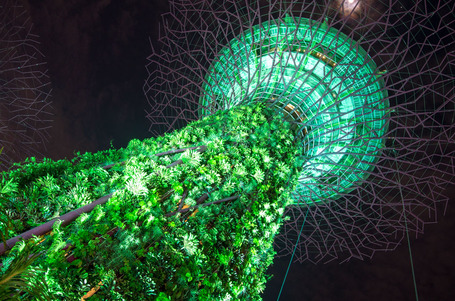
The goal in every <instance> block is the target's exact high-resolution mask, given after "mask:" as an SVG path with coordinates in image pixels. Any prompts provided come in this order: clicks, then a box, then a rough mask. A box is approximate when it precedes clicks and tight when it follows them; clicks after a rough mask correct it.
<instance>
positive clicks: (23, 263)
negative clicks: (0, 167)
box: [0, 1, 454, 301]
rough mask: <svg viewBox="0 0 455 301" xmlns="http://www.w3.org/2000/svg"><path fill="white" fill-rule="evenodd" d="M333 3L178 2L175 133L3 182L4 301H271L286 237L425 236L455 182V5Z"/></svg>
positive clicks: (323, 246)
mask: <svg viewBox="0 0 455 301" xmlns="http://www.w3.org/2000/svg"><path fill="white" fill-rule="evenodd" d="M324 4H325V5H321V4H319V5H315V3H313V2H312V3H306V2H304V3H300V2H299V3H298V4H296V3H294V2H293V1H272V2H270V1H267V2H265V1H264V3H262V2H260V1H258V2H251V3H250V2H241V3H240V2H239V1H223V2H221V3H212V1H198V2H194V1H176V2H171V10H170V13H169V14H167V15H165V16H164V22H163V25H164V27H163V35H162V38H161V40H160V41H161V44H160V45H158V46H159V48H160V49H158V51H157V52H155V53H154V54H153V55H152V56H151V64H150V69H149V70H150V78H149V80H148V81H147V84H146V86H145V90H146V94H147V95H148V97H149V101H150V104H151V108H152V111H151V112H150V113H149V117H150V119H151V120H152V121H153V123H154V126H152V128H151V129H152V130H153V131H154V132H155V133H162V132H166V131H168V132H172V133H168V134H166V135H165V136H162V137H157V138H152V139H146V140H144V141H138V140H132V141H131V142H130V144H129V145H128V147H127V148H126V149H120V150H109V151H105V152H99V153H96V154H90V153H86V154H84V155H80V154H78V155H77V156H76V157H75V158H74V159H73V160H71V161H70V160H60V161H52V160H47V159H46V160H44V161H43V162H36V160H35V159H33V158H32V159H29V160H28V161H26V162H24V163H22V164H17V165H15V167H14V168H13V169H11V170H10V171H8V172H4V173H2V179H1V183H0V185H1V186H0V200H1V203H0V205H1V209H2V210H1V211H0V218H1V219H2V221H4V223H3V225H2V227H0V230H1V231H0V234H1V238H2V243H1V244H0V255H2V256H3V257H2V265H1V267H0V268H1V270H0V284H2V286H1V287H0V296H3V297H10V298H13V297H14V298H16V299H31V298H35V297H36V298H41V299H52V298H53V299H56V298H60V299H64V298H66V299H82V300H85V299H87V298H91V299H92V300H103V299H109V300H124V299H128V300H149V299H156V300H161V301H163V300H169V299H171V300H232V299H234V300H258V299H260V297H261V290H262V289H263V288H264V284H265V282H266V280H267V277H266V276H265V269H266V268H267V266H268V265H269V264H270V263H271V261H272V259H273V256H274V255H275V254H274V251H273V248H272V244H273V242H274V241H275V243H276V245H277V246H276V250H277V251H278V255H286V254H290V253H292V254H295V255H296V259H297V260H300V261H303V260H310V261H313V262H319V261H330V260H334V259H336V258H339V259H340V261H346V260H349V259H351V258H353V257H356V258H366V257H370V256H372V254H373V253H374V252H375V251H377V250H389V249H393V248H394V247H395V246H396V245H397V244H398V243H399V241H400V239H402V236H403V234H404V233H407V234H409V233H410V232H412V231H414V232H416V233H419V232H421V231H422V224H423V223H424V222H428V221H431V220H433V219H434V218H435V217H436V214H437V212H438V211H437V210H436V209H437V205H438V203H444V196H443V194H442V191H443V188H444V186H446V185H447V184H448V183H449V181H450V179H451V178H453V174H454V171H453V170H454V169H453V166H454V164H453V163H454V162H453V161H451V160H453V150H452V149H451V147H453V144H452V142H453V137H452V136H451V135H453V119H452V118H453V95H452V93H453V73H452V71H453V70H452V68H453V66H452V65H451V64H452V63H453V59H452V57H451V56H450V55H451V52H450V50H451V47H452V46H453V44H452V37H451V33H452V32H451V30H450V29H449V27H447V24H445V23H447V22H443V23H442V24H444V25H440V26H435V27H431V26H430V25H437V24H439V23H437V22H436V21H438V20H439V19H438V18H439V17H440V19H442V20H444V19H447V20H446V21H448V18H449V17H446V13H448V11H453V8H452V7H450V9H447V7H445V6H444V5H443V4H441V5H440V6H436V7H433V8H432V9H433V11H434V12H435V13H430V14H427V13H426V10H428V8H429V6H428V5H429V4H428V3H426V2H418V3H417V4H412V5H414V6H412V5H406V6H404V5H403V6H404V7H406V9H403V12H402V13H397V14H394V12H396V10H397V9H400V6H395V5H392V7H388V6H385V5H381V4H380V3H376V5H375V7H376V10H375V9H373V8H372V7H371V6H369V4H368V3H366V2H362V3H352V2H351V1H350V2H346V3H344V2H342V3H338V4H337V3H331V2H330V3H328V2H327V3H324ZM349 5H351V6H349ZM446 5H447V4H446ZM409 7H411V9H410V10H409ZM412 7H413V8H412ZM422 10H423V12H422ZM407 13H408V15H407ZM409 14H410V15H411V16H409ZM435 14H437V15H438V16H439V17H438V18H437V20H436V21H435V20H431V18H429V16H434V15H435ZM421 15H422V16H425V18H424V17H422V19H421V20H420V17H421ZM383 16H384V17H383ZM382 18H385V19H384V20H383V19H382ZM394 18H395V19H394ZM400 18H401V19H400ZM397 19H398V20H399V21H397ZM381 20H383V21H381ZM407 22H409V23H407ZM414 22H417V24H418V25H415V24H414ZM425 22H429V23H428V24H426V25H425V24H424V23H425ZM401 23H404V24H406V25H408V26H409V28H410V29H409V30H408V31H407V32H405V31H403V30H402V29H400V28H395V29H391V28H390V26H391V24H393V25H397V24H401ZM449 25H450V24H449ZM416 26H417V27H416ZM434 28H435V29H434ZM395 30H397V31H395ZM425 31H429V32H425ZM432 34H435V35H437V36H438V38H437V39H436V38H434V36H433V35H432ZM427 36H428V37H431V38H429V39H426V38H425V37H427ZM399 42H403V43H404V44H406V45H401V44H400V43H399ZM414 42H419V43H420V45H419V47H418V48H417V49H415V48H413V46H412V45H414V44H413V43H414ZM430 46H433V47H430ZM425 48H429V50H427V51H423V50H425ZM430 63H433V65H432V64H430ZM430 65H431V66H430ZM417 67H419V68H417ZM417 71H419V72H418V73H417ZM415 74H418V75H415ZM429 82H431V85H430V84H429ZM436 96H438V97H436ZM438 102H439V103H438ZM198 119H200V120H198ZM190 121H194V122H191V123H189V122H190ZM430 163H431V165H430ZM74 209H75V210H74ZM71 210H73V211H71ZM283 222H284V225H283ZM280 225H283V228H282V231H281V234H278V235H277V232H278V230H279V228H280ZM33 235H36V236H37V237H33ZM21 239H24V240H26V241H25V242H20V241H21ZM18 242H20V243H18ZM85 292H87V293H86V294H85V295H83V294H84V293H85ZM82 295H83V296H82Z"/></svg>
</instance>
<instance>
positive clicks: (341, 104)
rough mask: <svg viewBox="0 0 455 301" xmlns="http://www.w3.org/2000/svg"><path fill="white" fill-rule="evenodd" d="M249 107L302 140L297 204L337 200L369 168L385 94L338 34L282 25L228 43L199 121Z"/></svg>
mask: <svg viewBox="0 0 455 301" xmlns="http://www.w3.org/2000/svg"><path fill="white" fill-rule="evenodd" d="M253 101H267V102H269V103H270V104H271V105H272V106H275V107H276V108H277V110H280V111H281V112H284V113H285V114H288V115H289V116H290V117H291V118H292V119H293V122H295V124H296V125H297V128H298V131H299V132H300V134H301V137H302V140H301V144H302V147H304V149H305V154H306V157H305V161H304V169H303V171H302V173H301V174H300V177H299V185H298V186H297V188H296V190H295V192H294V194H293V197H294V201H295V203H296V204H311V203H314V202H321V201H329V200H333V199H336V198H337V197H339V196H340V195H342V194H344V193H347V192H349V191H351V190H352V189H354V188H355V187H357V186H358V185H359V184H360V183H362V182H363V180H365V179H366V178H367V177H368V176H369V174H370V173H371V172H372V170H373V169H374V166H375V164H376V162H377V157H378V154H379V151H380V149H381V148H382V146H383V143H384V141H383V140H384V139H383V137H384V135H385V133H386V130H387V116H388V107H389V106H388V102H387V91H386V90H385V87H384V82H383V80H382V78H381V72H379V71H378V70H377V67H376V64H375V63H374V62H373V60H372V59H371V58H370V56H369V55H368V54H367V53H366V51H365V50H364V49H362V48H361V47H360V46H359V45H358V44H357V43H356V42H355V41H353V40H352V39H350V38H348V37H347V36H346V35H344V34H343V33H341V32H339V31H338V30H337V29H335V28H329V27H327V26H326V25H325V24H321V23H317V22H314V21H311V20H308V19H298V20H294V19H291V18H286V19H285V20H284V21H282V20H281V21H277V22H276V23H273V22H266V23H263V24H259V25H256V26H254V27H252V28H251V30H248V31H245V32H244V33H243V34H241V35H239V36H237V37H236V38H234V39H233V40H232V41H230V43H229V45H227V46H226V47H225V48H223V49H222V50H221V51H220V52H219V54H218V55H217V56H216V58H215V59H214V61H213V63H212V66H211V68H210V70H209V72H208V74H207V75H206V78H205V82H204V84H203V86H202V94H201V98H200V102H201V106H202V108H203V109H201V110H200V111H199V114H200V117H204V116H207V115H210V114H212V113H213V112H215V111H217V110H220V109H229V108H230V107H233V106H237V105H240V104H245V103H248V102H253Z"/></svg>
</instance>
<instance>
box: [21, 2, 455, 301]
mask: <svg viewBox="0 0 455 301" xmlns="http://www.w3.org/2000/svg"><path fill="white" fill-rule="evenodd" d="M26 7H27V8H28V10H29V12H30V15H31V18H32V21H33V23H34V28H33V32H34V33H35V34H37V35H39V36H40V42H41V48H40V49H41V51H42V52H43V54H44V55H45V57H46V61H47V64H48V74H49V76H50V80H51V82H52V89H53V90H52V98H51V100H52V106H53V108H54V110H53V112H54V123H53V128H52V130H50V136H51V139H50V141H49V143H48V144H47V152H46V153H45V155H46V157H51V158H53V159H60V158H65V157H67V158H71V157H72V156H73V152H74V151H81V152H85V151H91V152H93V151H97V150H102V149H106V148H108V147H109V145H110V142H111V141H112V143H113V146H114V147H116V148H118V147H124V146H126V144H127V142H128V141H129V140H130V139H132V138H139V139H143V138H146V137H150V134H149V133H148V128H149V126H150V124H149V121H148V120H146V118H145V114H146V113H145V110H146V109H147V108H148V104H147V101H146V99H145V97H144V95H143V92H142V87H143V84H144V81H145V79H146V77H147V72H146V69H145V67H144V66H145V65H146V63H147V59H146V58H147V56H148V55H149V54H150V52H151V50H150V44H149V39H150V40H152V41H155V40H156V39H157V34H158V22H159V20H160V15H161V13H163V12H164V11H165V10H166V8H167V1H165V0H149V1H147V0H125V1H115V0H112V1H111V0H97V1H95V0H42V1H38V0H29V1H26ZM451 194H452V195H455V190H454V189H452V191H451ZM451 203H452V204H450V203H449V206H448V209H447V214H446V215H445V216H442V215H441V216H440V222H439V223H438V224H434V225H428V226H427V227H426V228H425V235H423V236H422V237H419V238H418V239H417V240H416V239H414V238H413V239H412V240H411V246H412V252H413V257H414V268H415V273H416V278H417V285H418V287H417V288H418V291H419V300H455V260H454V259H453V256H454V255H455V222H454V219H455V206H454V205H453V202H451ZM288 262H289V258H284V259H276V260H275V264H274V266H273V267H272V268H271V269H270V273H273V274H274V277H273V278H272V280H271V281H270V282H269V283H268V285H267V289H266V291H265V294H264V300H276V299H277V296H278V291H279V289H280V287H281V283H282V281H283V278H284V274H285V271H286V268H287V264H288ZM412 283H413V282H412V274H411V267H410V262H409V253H408V247H407V245H406V244H405V245H402V246H400V247H399V248H398V249H397V250H395V251H393V252H387V253H383V252H382V253H378V254H376V255H375V256H374V257H373V259H371V260H366V261H359V260H353V261H351V262H349V263H345V264H341V265H340V264H338V263H337V262H333V263H329V264H325V265H324V264H318V265H314V264H311V263H304V264H298V263H294V264H293V265H292V266H291V270H290V273H289V276H288V279H287V282H286V284H285V287H284V291H283V294H282V296H281V299H280V300H415V295H414V288H413V284H412Z"/></svg>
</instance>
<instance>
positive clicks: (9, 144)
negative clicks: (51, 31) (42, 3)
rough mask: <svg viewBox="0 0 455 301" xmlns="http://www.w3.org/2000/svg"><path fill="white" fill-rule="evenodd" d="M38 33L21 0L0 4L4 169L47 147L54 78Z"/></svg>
mask: <svg viewBox="0 0 455 301" xmlns="http://www.w3.org/2000/svg"><path fill="white" fill-rule="evenodd" d="M38 44H39V43H38V37H37V36H36V35H34V34H33V33H32V23H31V21H30V18H29V16H28V14H27V12H26V10H25V8H24V6H23V4H22V3H21V1H18V0H6V1H2V3H1V4H0V148H3V151H2V154H1V155H0V161H1V162H2V163H3V164H2V167H1V168H2V169H3V168H5V167H8V166H9V164H10V163H11V162H16V161H20V160H24V159H25V158H26V157H28V156H32V155H37V154H39V152H40V151H42V150H44V143H45V142H46V141H47V139H48V134H47V130H48V129H49V127H50V120H51V113H50V101H49V95H50V90H51V89H50V82H49V78H48V76H47V74H46V68H45V63H44V60H43V55H42V54H41V52H40V51H39V50H38Z"/></svg>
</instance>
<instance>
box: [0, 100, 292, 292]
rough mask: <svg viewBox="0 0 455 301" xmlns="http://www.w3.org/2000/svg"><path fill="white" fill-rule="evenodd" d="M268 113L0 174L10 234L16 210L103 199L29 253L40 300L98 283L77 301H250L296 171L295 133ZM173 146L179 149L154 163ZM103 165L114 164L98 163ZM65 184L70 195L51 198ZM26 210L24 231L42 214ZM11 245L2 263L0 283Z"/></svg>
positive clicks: (248, 109)
mask: <svg viewBox="0 0 455 301" xmlns="http://www.w3.org/2000/svg"><path fill="white" fill-rule="evenodd" d="M273 114H274V113H273V112H272V111H271V110H269V109H266V108H264V106H263V105H261V104H256V105H249V106H244V107H236V108H233V109H230V110H228V111H222V112H218V113H216V114H214V115H212V116H209V117H207V118H205V119H203V120H200V121H196V122H193V123H191V124H189V125H188V126H187V127H185V128H184V129H182V130H179V131H176V132H174V133H171V134H167V135H165V136H163V137H158V138H152V139H146V140H144V141H139V140H132V141H131V142H130V143H129V145H128V147H127V148H126V149H122V150H118V151H113V150H111V151H108V152H102V153H99V154H88V155H87V154H86V155H82V156H81V155H78V157H77V158H76V159H75V160H73V161H72V162H70V161H64V160H62V161H57V162H53V161H50V160H46V161H45V162H42V163H35V162H27V163H26V164H24V165H20V166H18V167H17V169H16V170H13V171H10V172H8V173H4V174H3V179H2V181H3V182H2V184H1V185H2V186H0V189H1V197H2V200H1V202H2V206H8V207H7V208H8V211H5V212H7V213H6V219H7V220H8V221H11V223H12V225H11V228H12V230H9V231H12V232H14V233H17V232H18V231H22V230H23V229H25V228H26V227H27V225H29V224H30V223H29V222H27V221H28V219H30V218H32V219H33V218H35V217H34V216H29V217H26V216H20V217H19V218H16V216H17V215H19V214H20V210H23V208H24V207H21V206H23V205H21V204H20V203H26V202H28V204H30V203H33V202H35V203H38V204H39V203H40V202H43V203H46V202H53V201H51V199H52V200H56V202H55V204H54V203H52V204H53V205H52V207H51V208H52V210H51V212H55V211H56V210H58V209H56V208H60V209H59V210H60V211H58V212H59V214H61V213H62V212H64V211H63V208H65V210H70V209H71V208H73V207H77V206H79V205H83V204H85V203H87V202H90V201H91V200H94V199H95V198H97V197H99V196H101V195H103V194H107V193H110V192H113V195H112V197H111V198H110V199H109V201H108V202H107V203H106V204H104V205H99V206H96V207H95V209H94V210H93V211H92V212H90V213H88V214H83V215H81V216H80V217H79V218H78V219H77V220H76V221H75V222H74V223H72V224H70V225H69V226H67V227H61V225H60V223H59V222H56V223H55V224H54V228H53V231H52V233H51V235H48V236H46V239H45V240H44V241H43V242H42V243H41V244H39V245H38V246H36V247H35V249H34V252H38V253H39V254H40V256H36V259H35V260H34V261H33V263H31V264H30V268H32V269H33V271H34V273H35V275H36V277H35V278H34V281H35V283H37V282H39V281H42V282H43V283H44V284H45V285H43V286H41V287H45V289H42V292H41V295H40V296H42V297H43V296H49V295H50V296H53V298H57V299H61V300H80V299H81V297H82V296H83V295H85V294H86V293H87V292H88V291H89V290H90V289H92V288H94V287H98V288H99V290H98V291H97V292H96V293H95V294H94V295H93V296H92V297H90V298H89V299H88V300H161V301H164V300H260V299H261V298H260V295H261V292H262V291H263V289H264V287H265V282H266V280H267V276H266V275H265V271H266V269H267V267H268V266H269V265H270V264H271V263H272V260H273V256H274V251H273V247H272V243H273V238H274V236H275V234H276V233H277V231H278V230H279V228H280V225H281V222H282V217H283V212H284V208H285V206H286V205H288V204H289V202H290V192H291V191H292V190H293V188H294V186H295V184H296V180H297V175H298V174H299V168H300V167H299V166H301V162H299V161H298V158H299V155H301V153H300V151H301V150H300V149H299V148H298V147H296V145H294V143H293V141H294V138H295V137H294V133H293V132H292V131H291V130H290V126H289V124H287V123H285V122H283V119H282V117H281V116H279V115H273ZM191 147H192V148H193V149H190V148H191ZM195 147H198V148H195ZM176 149H185V150H184V151H181V152H174V153H172V154H168V155H157V154H159V153H161V152H165V151H169V150H176ZM111 162H122V164H120V163H119V164H116V165H114V166H113V167H112V168H109V169H107V170H106V169H103V168H102V167H101V166H102V165H103V164H104V165H106V164H107V163H111ZM43 179H44V180H45V181H47V182H46V183H47V184H42V183H43ZM47 179H51V180H47ZM52 181H54V182H53V183H57V184H55V185H58V186H59V187H60V186H62V185H63V188H59V189H56V188H52V187H54V186H53V184H49V183H50V182H51V183H52ZM65 183H68V184H65ZM65 185H66V186H65ZM33 187H37V188H33ZM75 187H78V188H77V189H79V190H78V192H77V193H75V194H74V198H73V197H71V196H66V197H61V192H68V191H72V190H74V189H76V188H75ZM35 190H36V191H38V192H34V191H35ZM59 192H60V193H59ZM67 194H68V193H67ZM67 194H66V195H67ZM81 196H84V198H82V197H81ZM76 198H79V199H77V200H75V199H76ZM86 198H87V200H86ZM3 203H5V204H3ZM9 203H15V204H13V205H9ZM46 204H47V203H46ZM59 206H60V207H59ZM71 206H73V207H71ZM38 207H40V208H41V207H42V206H38ZM5 208H6V207H5ZM2 212H3V210H2ZM33 214H34V215H36V216H37V218H35V219H36V222H35V221H34V222H33V223H34V224H33V225H35V224H36V223H39V222H42V221H45V220H47V219H48V218H49V214H47V215H46V214H43V212H42V210H41V209H37V210H36V211H34V212H33ZM50 217H51V218H52V216H50ZM6 235H11V234H8V233H7V234H6ZM34 243H35V244H36V241H35V242H34ZM20 248H22V249H27V248H24V245H23V244H22V245H20V244H17V245H16V246H15V247H14V248H13V250H12V251H10V252H9V254H7V256H6V257H4V260H3V263H4V266H3V268H2V270H1V272H0V277H3V276H5V275H7V274H8V273H10V272H11V271H10V270H9V268H8V264H9V263H11V262H14V259H15V258H17V257H18V256H23V254H22V253H21V252H20V251H19V249H20ZM22 249H21V250H22ZM21 254H22V255H21ZM29 278H30V277H29ZM29 278H28V279H29ZM18 298H19V299H23V300H26V299H27V298H32V295H31V293H30V292H27V291H25V290H24V293H23V294H21V295H20V297H18ZM43 298H44V297H43Z"/></svg>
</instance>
